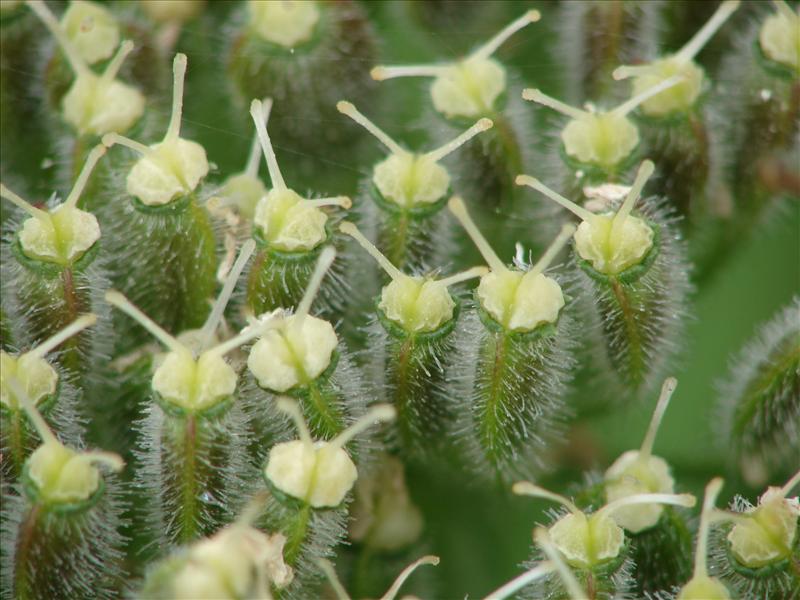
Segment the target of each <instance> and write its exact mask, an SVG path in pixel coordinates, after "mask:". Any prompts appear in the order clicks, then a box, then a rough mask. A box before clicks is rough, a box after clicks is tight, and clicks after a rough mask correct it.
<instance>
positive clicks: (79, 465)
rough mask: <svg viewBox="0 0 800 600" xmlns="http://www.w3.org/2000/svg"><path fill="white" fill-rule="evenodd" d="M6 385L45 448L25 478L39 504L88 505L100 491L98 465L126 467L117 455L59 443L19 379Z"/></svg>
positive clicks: (11, 379)
mask: <svg viewBox="0 0 800 600" xmlns="http://www.w3.org/2000/svg"><path fill="white" fill-rule="evenodd" d="M7 385H9V387H10V388H11V390H12V392H13V394H14V396H16V398H17V400H18V402H19V403H20V404H21V405H22V408H23V409H24V410H25V412H26V413H28V418H29V419H30V420H31V422H32V423H33V425H34V428H35V429H36V432H37V433H38V434H39V437H41V438H42V442H43V443H42V445H41V446H39V447H38V448H37V449H36V450H34V452H33V454H31V455H30V457H28V460H27V461H25V473H26V477H27V479H28V480H29V482H30V484H31V485H32V487H33V492H34V493H35V494H36V496H37V500H39V501H42V502H45V503H47V504H75V503H81V502H85V501H86V500H88V499H89V498H91V497H92V495H93V494H94V493H95V492H96V491H97V489H98V488H99V487H100V471H99V470H98V468H97V466H95V465H97V464H100V465H105V466H107V467H109V468H110V469H112V470H114V471H119V470H121V469H122V467H123V466H124V465H125V463H124V462H123V461H122V459H121V458H120V457H119V456H117V455H116V454H112V453H110V452H96V451H87V452H82V451H78V450H73V449H72V448H68V447H67V446H65V445H64V444H62V443H61V442H59V441H58V438H56V436H55V435H54V434H53V432H52V431H51V430H50V428H49V427H48V426H47V423H45V420H44V419H43V418H42V415H40V414H39V411H38V410H36V408H35V407H34V405H33V402H32V401H31V399H30V398H29V397H28V395H27V393H26V391H25V389H24V388H23V386H22V385H21V383H20V382H19V381H18V380H17V379H16V377H14V376H13V375H12V376H9V377H8V379H7Z"/></svg>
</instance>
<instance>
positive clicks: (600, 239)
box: [517, 161, 692, 401]
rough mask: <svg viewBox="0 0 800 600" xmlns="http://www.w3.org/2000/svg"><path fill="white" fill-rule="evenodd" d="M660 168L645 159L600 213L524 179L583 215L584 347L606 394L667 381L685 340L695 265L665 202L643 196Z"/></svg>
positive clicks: (638, 392)
mask: <svg viewBox="0 0 800 600" xmlns="http://www.w3.org/2000/svg"><path fill="white" fill-rule="evenodd" d="M653 168H654V167H653V163H652V162H650V161H644V162H643V163H642V165H641V166H640V167H639V171H638V173H637V176H636V180H635V182H634V184H633V186H632V187H631V188H629V189H628V192H627V194H626V196H625V198H624V199H622V200H623V201H622V202H620V203H618V204H616V203H612V204H611V206H612V207H613V210H610V211H608V210H606V209H607V207H602V208H600V209H599V210H600V211H602V212H599V213H593V212H591V211H589V210H587V209H585V208H583V207H581V206H578V205H576V204H575V203H574V202H571V201H570V200H567V199H566V198H564V197H563V196H561V195H560V194H558V193H556V192H554V191H553V190H551V189H549V188H547V186H545V185H543V184H542V183H541V182H540V181H538V180H537V179H535V178H532V177H528V176H526V175H521V176H519V177H518V178H517V182H518V183H519V184H520V185H527V186H530V187H533V188H534V189H536V190H538V191H539V192H541V193H542V194H544V195H545V196H547V197H548V198H550V199H551V200H553V201H554V202H557V203H558V204H560V205H561V206H563V207H564V208H566V209H568V210H569V211H571V212H573V213H574V214H575V215H576V216H578V218H580V219H581V220H582V221H583V223H582V224H581V225H580V226H579V227H578V230H577V232H576V234H575V249H576V252H575V259H576V262H577V264H578V266H579V267H580V273H579V277H580V282H581V287H582V288H583V294H581V301H580V307H581V312H582V316H583V318H584V319H585V321H586V323H587V327H586V331H587V334H588V335H587V336H586V339H585V344H586V345H585V347H586V350H587V352H589V353H590V356H591V358H592V363H593V367H594V368H595V369H596V371H597V376H598V377H599V378H600V380H601V383H603V384H604V385H603V387H605V388H606V389H607V391H608V398H606V399H603V400H610V399H612V398H613V399H616V400H617V401H618V400H619V399H625V398H630V397H631V395H632V396H633V397H641V396H642V395H644V394H647V393H649V391H651V390H652V389H654V388H655V386H656V385H658V383H659V382H661V381H662V380H663V377H664V375H665V371H666V369H668V368H669V367H670V364H671V362H672V360H673V359H674V358H675V355H676V354H677V353H678V350H679V349H680V345H681V341H682V339H683V330H684V327H685V321H686V316H687V310H688V309H687V297H688V294H689V292H690V291H691V289H692V288H691V284H690V282H689V270H690V267H689V263H688V258H687V251H686V246H685V243H684V242H683V240H682V237H681V234H680V232H679V230H678V229H677V227H676V218H675V217H674V216H673V214H672V213H671V211H670V210H669V209H668V208H667V207H666V203H665V202H664V201H663V200H661V199H657V198H655V199H654V198H647V199H643V200H642V199H640V194H641V191H642V189H643V187H644V185H645V183H646V181H647V178H648V177H649V176H650V175H651V174H652V172H653ZM637 202H638V207H637V208H636V209H635V210H634V207H635V206H636V204H637ZM614 204H616V206H614ZM636 215H638V216H636ZM601 398H602V397H601ZM601 401H602V400H601Z"/></svg>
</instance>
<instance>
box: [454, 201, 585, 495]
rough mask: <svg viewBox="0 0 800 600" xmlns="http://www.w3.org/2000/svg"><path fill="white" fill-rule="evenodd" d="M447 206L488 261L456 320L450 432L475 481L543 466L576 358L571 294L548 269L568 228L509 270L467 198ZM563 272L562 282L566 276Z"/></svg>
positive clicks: (562, 413) (555, 436) (564, 413)
mask: <svg viewBox="0 0 800 600" xmlns="http://www.w3.org/2000/svg"><path fill="white" fill-rule="evenodd" d="M448 207H449V209H450V212H451V213H453V215H455V217H456V219H457V220H458V221H459V222H460V223H461V224H462V226H463V227H464V228H465V229H466V231H467V233H468V234H469V236H470V237H471V238H472V239H473V241H474V243H475V244H476V246H478V248H479V250H480V252H481V253H482V254H483V256H484V259H485V260H486V262H487V263H488V265H489V267H490V269H491V270H490V271H489V273H487V274H485V275H483V276H482V277H481V281H480V284H479V286H478V288H477V291H476V294H475V300H474V301H473V302H472V303H470V306H469V307H468V310H467V311H465V312H466V314H465V315H463V317H462V318H461V320H460V322H459V324H458V325H457V327H456V334H455V356H454V357H453V358H452V359H451V360H450V361H449V363H450V368H449V370H448V375H447V379H448V380H449V381H450V382H451V385H452V386H453V389H454V393H453V395H454V396H455V397H457V398H462V399H463V401H462V402H463V404H460V406H459V410H458V419H457V422H456V423H455V424H454V430H453V435H454V436H455V438H456V439H458V440H459V441H460V444H461V445H462V446H463V451H464V452H465V453H466V457H465V462H466V464H469V465H471V467H470V470H471V472H473V473H474V474H475V475H477V476H478V477H479V478H490V479H493V480H496V479H497V478H498V476H499V477H500V478H501V479H508V480H511V479H519V477H520V476H525V477H529V476H531V475H533V474H534V473H535V472H536V471H537V470H541V469H542V468H544V467H545V462H546V461H544V460H543V452H542V451H543V449H545V448H546V447H547V446H548V445H549V444H550V443H552V442H554V441H556V440H558V439H559V438H560V437H561V435H562V434H563V429H564V427H563V425H564V421H565V418H566V416H567V414H568V412H569V411H568V410H567V409H566V407H565V405H564V403H563V400H562V399H563V396H564V394H565V393H566V390H567V386H568V384H569V382H570V380H571V376H572V375H571V372H572V368H573V367H574V365H575V361H574V356H573V352H574V350H575V347H576V344H575V343H574V342H573V341H572V340H574V338H575V334H576V333H577V329H576V326H575V323H574V320H573V318H572V317H571V316H570V314H569V312H570V307H569V306H568V304H567V303H568V298H569V294H567V297H566V298H565V295H564V294H563V292H562V289H561V286H560V285H559V282H557V281H556V280H555V279H553V278H552V276H551V275H545V274H544V273H545V271H546V270H547V269H549V268H550V266H551V263H552V262H553V261H554V260H555V258H556V257H557V256H558V254H559V253H560V252H561V250H562V248H563V247H564V245H565V244H566V243H567V242H568V241H569V239H570V238H571V236H572V234H573V233H574V231H575V227H574V225H571V224H568V225H565V226H564V228H563V229H562V231H561V233H560V234H559V235H558V236H557V237H556V239H555V240H554V241H552V243H551V245H550V247H549V248H548V249H547V251H546V252H545V253H544V256H542V257H541V258H540V259H539V260H538V262H536V263H535V264H531V265H525V264H519V263H517V264H516V265H515V266H514V267H507V266H506V265H505V264H504V262H503V261H502V260H501V259H500V258H499V257H498V255H497V254H495V252H494V250H493V249H492V248H491V246H490V245H489V243H488V241H487V240H486V239H485V238H484V237H483V235H482V233H481V232H480V231H479V230H478V228H477V226H476V225H475V223H474V222H473V221H472V219H471V217H470V215H469V214H468V213H467V211H466V207H465V205H464V202H463V201H462V200H461V199H460V198H458V197H454V198H451V200H450V202H449V205H448ZM563 279H564V278H563V277H559V280H563Z"/></svg>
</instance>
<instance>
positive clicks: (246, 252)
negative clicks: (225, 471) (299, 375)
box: [106, 240, 273, 412]
mask: <svg viewBox="0 0 800 600" xmlns="http://www.w3.org/2000/svg"><path fill="white" fill-rule="evenodd" d="M254 249H255V242H253V241H252V240H250V241H249V242H247V243H245V245H244V246H243V247H242V251H241V253H240V255H239V258H238V259H237V261H236V264H235V265H234V266H233V268H232V269H231V272H230V273H229V275H228V278H227V281H226V283H225V286H224V287H223V289H222V292H221V293H220V296H219V297H218V298H217V301H216V302H215V304H214V308H213V309H212V311H211V314H210V315H209V317H208V319H207V320H206V322H205V324H204V325H203V328H202V330H201V333H200V335H199V337H198V339H199V340H200V342H199V343H198V344H197V347H196V348H189V347H188V346H187V345H186V344H183V343H181V342H180V341H178V340H177V339H176V338H174V337H173V336H171V335H170V334H169V333H167V332H166V331H164V330H163V329H162V328H161V327H159V326H158V325H157V324H156V323H155V322H153V321H152V320H151V319H150V318H149V317H148V316H147V315H145V314H144V313H142V312H141V311H140V310H139V309H138V308H136V307H135V306H134V305H133V304H131V303H130V301H128V299H127V298H125V297H124V296H123V295H122V294H120V293H119V292H116V291H113V290H112V291H109V292H107V293H106V301H107V302H108V303H109V304H112V305H114V306H116V307H117V308H118V309H120V310H121V311H123V312H124V313H126V314H127V315H128V316H130V317H132V318H133V319H134V320H135V321H137V322H138V323H139V324H140V325H141V326H142V327H144V328H145V329H147V331H149V332H150V333H151V334H153V336H154V337H155V338H156V339H158V340H159V341H160V342H161V343H162V344H164V345H165V346H166V347H167V348H168V349H169V352H168V353H167V354H166V356H165V358H164V360H163V362H162V363H161V364H160V365H159V367H158V368H157V369H156V371H155V373H154V374H153V379H152V387H153V390H155V391H156V392H157V393H158V394H159V396H160V397H161V398H162V399H163V400H164V401H165V402H167V403H169V404H171V405H174V406H175V407H177V408H180V409H183V410H187V411H190V412H195V411H203V410H206V409H209V408H211V407H213V406H216V405H218V404H219V403H220V402H222V401H223V400H225V399H226V398H228V397H230V396H231V395H232V394H233V392H234V390H235V389H236V380H237V376H236V372H235V371H234V370H233V369H232V368H231V366H230V365H229V364H228V363H227V362H225V360H224V358H223V357H224V355H225V354H227V353H228V352H230V351H231V350H234V349H235V348H238V347H239V346H241V345H242V344H245V343H247V342H248V341H250V340H252V339H254V338H256V337H258V336H260V335H262V334H263V333H264V331H265V330H266V329H267V328H268V327H272V326H273V323H272V322H271V321H270V320H267V321H266V322H263V323H260V324H259V325H258V326H256V327H251V328H248V329H247V330H245V331H243V332H242V333H240V334H239V335H237V336H235V337H233V338H231V339H230V340H227V341H225V342H222V343H220V344H217V345H215V346H213V347H212V346H211V343H212V339H213V334H214V331H216V329H217V326H218V325H219V321H220V319H221V318H222V314H223V312H224V310H225V306H226V305H227V302H228V300H229V298H230V296H231V294H232V293H233V288H234V285H235V284H236V280H237V279H238V277H239V275H240V273H241V272H242V269H244V266H245V264H246V263H247V260H248V259H249V258H250V256H251V255H252V253H253V250H254Z"/></svg>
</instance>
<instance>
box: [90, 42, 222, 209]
mask: <svg viewBox="0 0 800 600" xmlns="http://www.w3.org/2000/svg"><path fill="white" fill-rule="evenodd" d="M172 71H173V80H172V114H171V115H170V120H169V126H168V127H167V133H166V135H164V139H163V140H162V141H160V142H158V143H155V144H152V145H151V146H145V145H144V144H140V143H139V142H136V141H134V140H131V139H129V138H126V137H123V136H121V135H117V134H114V133H112V134H108V135H107V136H104V137H103V143H104V144H106V145H109V146H110V145H112V144H121V145H123V146H127V147H128V148H130V149H132V150H135V151H136V152H138V153H139V154H140V155H141V158H140V159H139V160H138V161H136V164H134V165H133V168H132V169H131V170H130V172H129V173H128V177H127V179H126V180H125V181H126V188H127V191H128V193H129V194H130V195H131V196H134V197H135V198H138V199H139V201H141V202H142V204H145V205H147V206H162V205H164V204H168V203H169V202H171V201H172V200H174V199H175V198H178V197H181V196H186V195H187V194H191V193H192V192H194V191H195V189H196V188H197V186H198V184H199V183H200V180H201V179H203V177H205V176H206V175H207V174H208V160H207V159H206V151H205V149H203V147H202V146H201V145H200V144H198V143H197V142H192V141H190V140H186V139H183V138H182V137H180V131H181V114H182V112H183V83H184V81H183V80H184V77H185V75H186V55H185V54H176V55H175V59H174V60H173V62H172Z"/></svg>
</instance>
